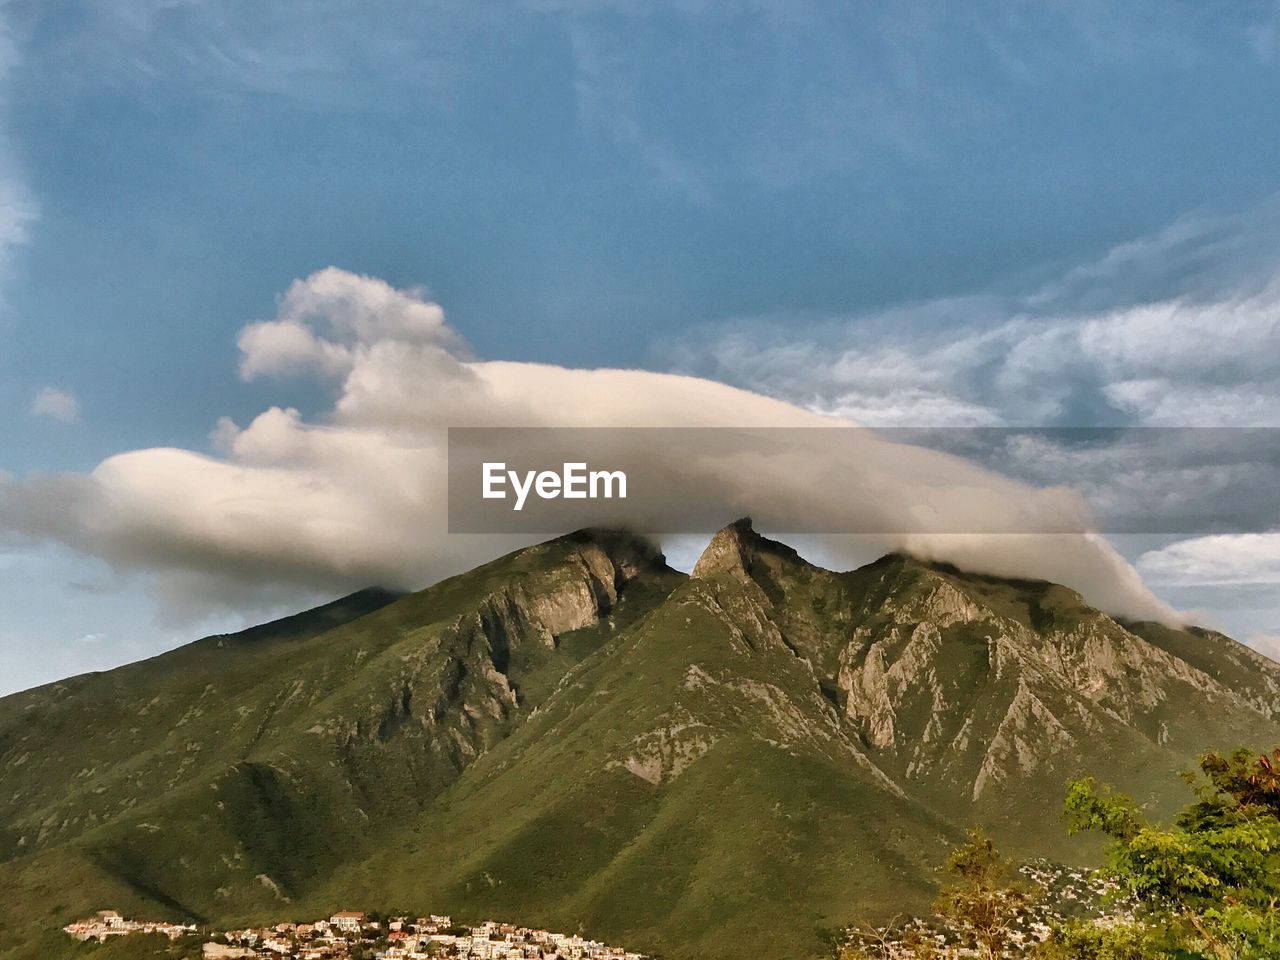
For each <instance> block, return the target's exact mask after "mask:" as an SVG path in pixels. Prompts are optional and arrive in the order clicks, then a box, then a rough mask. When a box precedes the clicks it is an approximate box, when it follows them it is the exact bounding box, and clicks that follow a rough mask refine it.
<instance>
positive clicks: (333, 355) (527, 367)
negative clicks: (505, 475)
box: [0, 268, 1175, 620]
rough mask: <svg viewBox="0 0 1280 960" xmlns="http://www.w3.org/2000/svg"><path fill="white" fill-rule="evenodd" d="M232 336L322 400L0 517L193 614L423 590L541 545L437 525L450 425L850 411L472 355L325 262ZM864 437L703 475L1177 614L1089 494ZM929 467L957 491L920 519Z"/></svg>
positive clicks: (109, 463)
mask: <svg viewBox="0 0 1280 960" xmlns="http://www.w3.org/2000/svg"><path fill="white" fill-rule="evenodd" d="M238 344H239V347H240V352H241V362H240V372H241V375H242V376H243V377H244V378H245V379H257V378H265V377H271V378H281V379H282V380H283V381H284V382H289V380H290V378H295V379H296V378H306V379H308V380H310V381H319V382H321V383H323V384H326V385H328V386H329V387H330V389H331V390H332V406H331V407H330V408H329V409H328V410H326V411H324V412H323V413H322V414H320V415H316V416H310V417H304V416H303V415H302V414H301V413H299V411H298V410H296V409H293V408H287V407H273V408H271V409H269V410H266V411H264V412H263V413H261V414H260V415H259V416H258V417H256V418H255V419H254V420H253V421H252V422H251V423H248V424H247V425H244V426H240V425H237V424H235V423H233V422H232V421H230V420H228V419H226V418H223V419H222V420H220V421H218V426H217V428H216V430H215V431H214V434H213V440H214V443H213V448H214V451H215V452H213V453H208V452H199V451H191V450H177V449H145V450H134V451H129V452H123V453H120V454H117V455H115V456H112V457H110V458H108V459H106V460H104V461H103V462H102V463H101V464H99V465H98V466H97V467H96V468H95V469H94V470H93V471H92V472H90V473H89V474H87V475H64V476H55V477H30V478H26V479H23V480H18V479H12V478H10V479H0V527H3V528H6V529H8V530H9V531H11V532H16V533H18V534H21V535H24V536H26V537H31V538H36V539H48V540H55V541H59V542H61V543H64V544H67V545H69V546H71V547H72V548H73V549H76V550H79V551H82V552H84V553H87V554H92V555H95V556H98V557H100V558H102V559H103V560H105V561H107V562H108V563H110V564H112V565H113V566H114V567H116V568H117V569H121V570H127V571H137V572H140V573H142V574H144V575H146V576H150V577H152V578H154V580H155V584H156V587H157V593H158V595H159V596H162V597H164V598H165V599H166V602H168V603H170V604H176V605H177V606H178V607H184V608H185V612H187V613H188V614H190V615H191V616H199V615H202V614H205V613H208V612H210V611H211V608H216V607H217V606H219V605H229V604H232V603H237V602H243V599H244V598H245V596H246V595H248V594H252V593H253V592H254V591H255V590H279V589H280V588H281V587H288V586H296V587H298V588H300V589H306V590H309V591H337V590H341V589H346V588H357V587H361V586H366V585H369V584H373V583H378V584H382V585H386V586H398V587H409V588H412V587H419V586H422V585H424V584H426V583H429V582H431V581H433V580H436V579H439V578H441V577H444V576H447V575H450V574H453V573H457V572H460V571H462V570H464V569H467V568H469V567H471V566H474V565H475V564H477V563H479V562H482V561H484V560H486V559H489V558H490V557H493V556H495V555H496V554H498V553H500V552H502V551H504V550H506V549H511V548H514V547H516V546H519V545H521V544H522V543H526V542H529V541H530V540H533V539H537V538H535V537H530V536H527V535H526V536H523V537H522V536H517V535H469V536H463V535H452V536H451V535H449V534H448V533H447V532H446V530H447V522H446V514H447V502H446V488H445V484H446V459H445V458H446V445H445V441H446V432H445V431H446V428H447V427H450V426H501V427H535V426H548V427H576V426H583V427H667V426H681V427H697V426H719V427H739V428H742V427H748V428H755V427H768V428H777V427H797V428H802V427H817V426H822V427H833V426H841V425H848V426H854V424H853V423H852V422H851V421H847V420H842V419H840V418H833V417H829V416H820V415H818V414H816V413H813V412H811V411H808V410H805V409H802V408H800V407H797V406H794V405H792V404H788V403H784V402H781V401H778V400H773V399H770V398H767V397H764V396H760V395H758V394H755V393H751V392H749V391H745V390H741V389H737V388H733V387H729V386H726V385H724V384H721V383H717V382H714V381H711V380H705V379H700V378H696V377H687V376H675V375H669V374H660V373H652V372H647V371H640V370H611V369H600V370H577V369H566V368H562V367H557V366H551V365H546V364H533V363H514V362H495V361H487V362H486V361H478V360H475V359H472V358H471V357H470V356H469V353H468V351H467V349H466V346H465V344H464V343H463V341H462V339H461V337H459V336H458V335H457V333H456V332H455V331H453V330H452V329H451V328H450V327H449V326H448V324H447V323H446V321H445V316H444V312H443V310H442V309H441V308H440V307H439V306H438V305H437V304H435V303H432V302H430V301H429V300H428V299H427V298H426V296H425V294H424V293H423V292H422V291H420V290H399V289H395V288H393V287H391V286H390V285H388V284H387V283H385V282H383V281H381V280H378V279H374V278H371V277H364V276H358V275H355V274H352V273H348V272H345V271H342V270H338V269H336V268H329V269H326V270H322V271H320V272H318V273H316V274H313V275H312V276H310V277H307V278H305V279H302V280H299V281H297V282H296V283H294V284H293V285H292V287H291V288H290V289H289V290H288V291H287V292H286V294H285V295H284V296H283V298H282V299H281V301H280V305H279V309H278V312H277V314H276V316H275V317H274V318H272V319H270V320H266V321H262V322H257V323H252V324H249V325H248V326H246V327H245V328H244V329H243V330H242V331H241V333H240V336H239V339H238ZM211 419H212V418H211ZM639 436H642V437H652V436H653V434H652V433H641V434H639ZM647 442H652V441H647ZM862 444H863V445H862V446H861V447H860V448H859V450H858V463H857V469H856V470H853V469H847V468H846V466H847V465H846V464H844V463H840V462H835V461H832V462H812V461H813V458H812V457H811V458H810V462H808V463H806V464H804V465H798V466H797V467H796V468H795V469H794V470H789V471H759V472H743V471H741V470H734V469H732V468H731V467H730V465H727V464H726V465H725V466H724V468H723V469H719V470H717V469H711V470H710V471H709V472H707V473H705V474H704V477H703V479H704V482H705V483H706V484H709V485H710V487H709V490H710V492H711V494H712V495H713V496H714V495H716V494H720V493H722V494H723V496H724V498H725V500H726V501H727V502H729V501H731V502H733V503H734V504H746V505H748V506H749V507H750V511H751V513H752V514H753V516H754V517H755V518H756V521H757V525H758V526H759V527H761V528H762V529H764V530H767V531H771V532H778V533H782V532H785V530H786V529H787V527H786V524H787V521H788V517H794V516H795V514H794V511H795V510H799V509H803V510H806V511H811V512H814V511H816V512H817V515H818V516H822V515H824V514H823V512H824V511H826V512H827V513H828V514H829V515H831V516H833V517H837V516H838V517H842V518H847V517H849V516H851V515H852V516H856V515H857V514H858V511H867V510H873V511H875V513H876V515H877V516H878V517H879V518H881V521H882V526H883V520H884V519H885V518H888V519H889V521H891V522H890V523H889V524H888V527H892V528H893V529H897V530H900V531H901V532H899V533H884V534H877V535H876V536H875V537H873V538H871V539H872V540H873V541H874V542H873V543H871V544H870V545H868V543H867V538H866V537H860V538H841V537H830V538H825V539H824V540H823V542H822V551H823V553H824V556H825V557H826V558H828V559H831V558H834V559H836V560H840V559H841V558H842V557H847V558H849V559H852V558H853V557H855V556H859V557H865V554H866V551H867V550H868V549H869V548H870V549H874V550H877V551H882V552H883V551H887V550H893V549H905V550H908V551H911V552H914V553H917V554H920V555H923V556H927V557H929V558H933V559H938V560H946V561H950V562H953V563H956V564H958V565H960V566H963V567H967V568H969V569H973V570H976V571H981V572H988V573H995V574H1010V575H1018V576H1033V577H1041V578H1044V579H1049V580H1055V581H1058V582H1061V583H1066V584H1068V585H1069V586H1073V587H1075V588H1076V589H1078V590H1080V591H1081V592H1082V593H1083V594H1084V595H1085V597H1086V598H1087V599H1089V600H1090V601H1091V602H1092V603H1094V604H1095V605H1098V606H1100V607H1102V608H1104V609H1107V610H1109V611H1111V612H1114V613H1117V614H1124V615H1126V616H1130V617H1145V618H1158V619H1166V620H1168V619H1171V618H1173V617H1174V616H1175V614H1174V613H1173V611H1172V610H1170V609H1169V608H1168V607H1167V606H1166V605H1164V604H1163V603H1162V602H1161V601H1159V600H1158V599H1157V598H1156V597H1154V596H1153V595H1152V594H1151V593H1150V592H1149V591H1148V590H1147V589H1146V587H1145V586H1144V585H1143V583H1142V581H1141V579H1140V578H1139V576H1138V574H1137V573H1136V572H1135V571H1134V569H1133V568H1132V567H1131V566H1130V565H1129V564H1128V563H1127V562H1126V561H1125V560H1124V559H1123V558H1121V557H1120V556H1119V555H1118V554H1117V553H1116V552H1115V550H1114V549H1112V547H1111V546H1110V545H1109V544H1108V543H1107V541H1106V540H1105V539H1104V538H1103V537H1101V536H1099V535H1097V534H1095V533H1091V532H1089V530H1088V510H1087V507H1086V506H1085V504H1083V503H1082V502H1081V501H1080V499H1079V498H1078V497H1077V496H1076V495H1075V494H1073V493H1071V492H1070V491H1067V490H1061V489H1054V490H1044V489H1037V488H1033V487H1030V486H1026V485H1024V484H1020V483H1017V482H1014V481H1012V480H1009V479H1007V478H1004V477H1001V476H999V475H996V474H993V473H991V472H989V471H986V470H983V469H981V468H979V467H976V466H974V465H972V464H970V463H966V462H964V461H962V460H959V459H957V458H954V457H951V456H948V455H946V454H942V453H938V452H934V451H930V450H926V449H924V448H921V447H915V446H910V445H907V444H900V443H891V442H889V441H887V440H883V439H880V438H877V437H875V436H874V435H872V434H870V433H866V434H865V435H864V437H863V440H862ZM632 452H633V454H636V455H639V456H641V457H643V458H644V459H645V460H646V461H648V462H650V463H652V464H653V465H654V468H655V469H656V470H658V471H659V472H661V471H666V472H667V474H668V475H669V476H670V477H672V478H673V480H675V479H678V478H679V477H680V475H681V471H682V469H683V466H684V465H682V464H681V463H680V462H673V461H672V458H671V457H670V456H669V454H668V452H667V451H665V450H664V449H661V448H655V449H651V450H641V451H632ZM832 456H833V457H834V456H836V454H834V453H833V454H832ZM819 460H820V458H819ZM833 476H836V477H839V478H841V482H838V483H832V482H830V478H831V477H833ZM818 477H821V478H823V482H821V483H818V482H817V480H816V479H815V478H818ZM922 478H927V483H928V486H929V488H930V489H931V490H934V491H936V490H938V489H942V490H944V491H948V495H947V496H944V497H942V498H935V499H934V501H933V502H932V503H931V504H930V511H931V513H932V516H931V517H929V518H926V519H925V520H923V521H922V519H921V515H920V500H919V491H920V489H921V482H922ZM677 506H678V505H677V504H675V503H672V504H671V509H672V510H675V509H676V508H677ZM659 509H660V507H659ZM789 511H791V512H789ZM1010 517H1013V518H1015V522H1014V529H1016V530H1018V531H1021V532H1015V533H1012V534H1010V533H1004V534H1000V535H983V534H981V533H957V532H951V533H948V532H940V531H946V530H948V529H954V530H968V531H973V530H977V531H981V530H982V528H983V526H984V520H985V519H987V518H992V519H994V518H998V519H999V526H1000V527H1001V529H1005V530H1008V529H1009V528H1010V527H1009V523H1010V520H1009V518H1010ZM1064 518H1065V521H1066V522H1069V523H1070V524H1071V528H1072V529H1074V530H1077V531H1078V532H1077V533H1076V534H1072V535H1055V536H1053V538H1052V541H1051V542H1050V541H1047V540H1046V535H1045V534H1044V533H1043V531H1044V530H1046V529H1060V528H1061V526H1062V524H1063V523H1064ZM657 519H658V520H661V518H660V517H659V518H657ZM727 519H732V518H731V517H730V518H727ZM589 520H590V516H589V515H587V514H586V513H584V516H583V521H584V522H589ZM841 529H848V528H847V527H842V528H841ZM855 540H856V543H855Z"/></svg>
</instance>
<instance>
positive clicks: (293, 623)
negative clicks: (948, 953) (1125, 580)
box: [0, 518, 1280, 957]
mask: <svg viewBox="0 0 1280 960" xmlns="http://www.w3.org/2000/svg"><path fill="white" fill-rule="evenodd" d="M353 598H355V599H353ZM335 603H336V604H337V606H335V605H333V604H330V605H326V606H325V607H322V608H317V610H316V611H309V612H308V613H306V614H303V615H300V617H301V619H299V618H298V617H295V618H285V619H284V620H282V621H277V622H276V623H275V624H274V625H264V626H263V627H259V628H252V630H251V631H248V632H246V634H248V635H246V634H241V635H232V636H223V637H212V638H206V639H205V640H202V641H197V642H196V643H194V644H190V645H188V646H187V647H184V648H180V650H178V651H172V652H171V653H170V654H166V655H164V657H168V659H167V660H166V659H164V657H162V658H155V659H153V660H151V661H144V662H143V663H141V664H135V665H130V666H128V667H124V668H119V670H117V671H110V672H108V673H105V674H98V675H88V676H87V678H76V680H75V682H72V681H64V682H63V683H62V686H59V685H58V684H54V685H50V686H49V687H46V688H38V689H37V690H36V691H27V692H25V693H24V694H17V695H14V696H12V697H6V698H3V699H0V760H3V761H4V767H3V769H4V771H5V772H4V774H3V775H0V823H4V824H5V825H6V827H5V829H4V830H3V831H0V891H2V892H3V893H4V894H5V897H4V898H3V899H2V900H0V902H7V904H8V905H7V906H0V930H4V929H5V928H6V927H9V928H11V929H12V930H13V931H14V932H12V933H0V955H3V954H5V953H6V952H7V953H8V954H10V955H13V956H24V955H27V954H24V953H23V950H24V942H25V939H24V938H26V939H30V938H33V937H34V938H37V940H36V941H35V942H38V937H39V933H40V931H41V930H43V929H44V928H45V927H47V926H49V925H50V924H51V923H53V922H54V921H57V920H59V919H62V918H70V917H72V916H76V915H83V914H84V913H86V912H89V911H90V910H92V909H93V908H95V907H96V906H101V905H103V903H104V902H105V900H104V899H103V898H107V897H110V898H111V899H110V902H111V904H112V905H115V906H121V907H133V908H135V912H138V911H139V910H141V911H143V912H146V910H147V909H149V910H150V911H151V912H155V911H156V910H158V909H163V910H165V911H176V912H179V913H181V914H182V916H183V917H192V918H197V919H208V918H218V919H219V920H232V919H240V918H244V919H250V918H258V917H263V916H265V915H266V914H267V912H268V911H269V910H272V909H275V910H279V909H290V910H293V909H301V908H303V907H304V906H305V907H315V908H316V909H319V910H321V912H323V910H324V909H331V908H333V907H335V906H337V905H339V904H341V903H343V902H357V901H358V902H362V903H363V902H368V901H369V900H370V898H372V899H374V900H375V901H376V902H380V903H384V904H391V903H403V902H405V901H406V900H407V899H412V900H413V901H414V902H422V903H428V902H429V903H433V904H439V905H440V907H442V908H446V907H447V908H448V909H449V910H450V911H452V912H454V913H457V914H459V915H465V914H467V912H468V911H475V912H476V913H475V915H477V916H478V915H480V914H482V913H485V912H494V913H497V914H500V915H503V916H514V917H519V918H521V919H526V920H530V921H536V922H539V923H546V924H555V925H557V928H565V929H573V928H582V929H589V930H591V931H593V932H598V933H600V934H603V935H606V936H607V937H608V938H610V939H611V940H616V941H618V942H625V943H627V944H628V945H629V946H636V947H640V948H642V949H649V950H658V951H661V952H663V953H666V954H668V955H670V956H674V957H678V956H695V955H696V956H700V957H716V956H726V957H727V956H729V955H731V954H732V953H734V952H737V951H738V950H740V949H742V948H744V947H751V948H753V949H756V950H757V951H758V952H760V953H761V955H763V956H783V955H795V954H794V952H793V953H788V951H789V950H793V949H794V950H799V952H800V953H803V954H813V953H816V952H820V950H821V949H822V947H821V935H820V931H821V930H822V929H824V928H831V927H834V926H838V925H840V924H841V923H844V922H848V921H849V920H851V919H853V918H854V917H855V916H862V915H867V914H875V913H876V912H882V913H885V912H887V913H892V912H900V911H901V910H903V909H909V908H913V907H915V906H919V905H923V904H924V903H925V902H927V900H928V898H929V896H930V891H931V890H932V885H933V883H934V875H933V869H934V867H935V866H936V865H937V863H938V862H939V861H940V859H941V857H942V855H943V852H944V851H945V849H946V847H947V845H948V844H949V843H951V842H954V840H955V839H956V838H957V837H958V836H959V835H960V832H961V830H962V828H963V827H965V826H967V825H968V824H969V823H970V822H976V821H981V822H984V823H986V824H988V826H989V828H990V829H991V830H992V831H993V833H994V834H995V835H996V836H997V838H998V839H999V840H1000V842H1001V843H1002V844H1005V845H1007V846H1008V847H1009V848H1010V849H1011V850H1012V851H1014V852H1026V853H1032V852H1035V853H1041V852H1046V851H1047V852H1049V853H1051V854H1054V855H1058V856H1061V857H1064V858H1080V857H1083V856H1086V855H1087V854H1088V849H1087V848H1085V847H1083V846H1082V845H1080V843H1079V842H1078V841H1069V840H1067V839H1066V838H1065V837H1063V836H1061V835H1060V833H1053V832H1052V831H1050V832H1046V830H1045V828H1044V823H1045V822H1047V821H1050V820H1051V819H1052V818H1053V817H1054V816H1056V813H1057V810H1058V809H1059V806H1060V803H1061V788H1062V784H1063V782H1064V781H1065V779H1066V778H1067V777H1069V776H1072V775H1079V774H1082V773H1094V774H1097V775H1099V776H1103V777H1105V778H1107V779H1108V780H1110V781H1112V782H1116V783H1117V784H1119V785H1120V786H1121V787H1122V788H1127V789H1131V790H1132V789H1137V791H1138V792H1139V795H1140V796H1143V797H1144V798H1145V799H1147V800H1149V801H1150V802H1151V803H1152V805H1153V807H1154V808H1155V809H1156V810H1159V809H1161V808H1162V805H1168V804H1169V803H1170V802H1171V799H1170V798H1171V797H1173V796H1175V795H1176V792H1177V789H1178V786H1179V784H1178V781H1177V779H1176V773H1177V771H1178V770H1179V769H1180V768H1181V767H1185V766H1186V765H1188V764H1189V763H1190V761H1191V760H1192V758H1193V757H1194V755H1195V754H1196V753H1197V752H1199V751H1202V750H1205V749H1209V748H1212V747H1218V746H1226V745H1234V744H1235V743H1237V742H1242V741H1243V742H1248V741H1249V739H1250V738H1253V737H1258V738H1264V739H1274V738H1275V737H1276V736H1280V723H1277V721H1276V715H1275V710H1274V704H1275V698H1274V697H1271V693H1272V692H1274V691H1276V690H1280V665H1276V664H1273V663H1270V662H1269V661H1265V659H1264V658H1261V657H1260V655H1254V654H1252V653H1251V652H1248V651H1247V648H1244V647H1242V646H1241V645H1239V644H1236V643H1235V642H1234V641H1231V640H1229V639H1228V638H1225V637H1223V636H1222V635H1220V634H1215V633H1213V632H1211V631H1198V632H1192V631H1186V630H1181V631H1180V630H1176V629H1174V628H1170V627H1165V626H1161V625H1158V624H1131V625H1128V626H1126V625H1124V624H1122V623H1120V622H1119V621H1117V620H1115V619H1113V618H1111V617H1108V616H1107V615H1105V614H1102V613H1100V612H1099V611H1096V610H1094V609H1093V608H1091V607H1089V606H1088V605H1087V604H1085V603H1084V601H1083V598H1081V597H1080V595H1079V594H1078V593H1076V592H1075V591H1071V590H1068V589H1067V588H1064V587H1060V586H1057V585H1054V584H1049V583H1045V582H1041V581H1015V580H1006V579H1001V578H995V577H985V576H979V575H972V574H966V573H964V572H962V571H959V570H956V569H955V568H950V567H946V566H945V565H938V564H930V563H928V562H925V561H919V560H915V559H914V558H909V557H905V556H902V555H888V556H886V557H882V558H880V559H879V560H877V561H875V562H874V563H872V564H868V565H866V566H864V567H861V568H858V569H857V570H852V571H846V572H833V571H829V570H825V569H823V568H821V567H817V566H815V565H813V564H810V563H808V562H807V561H805V560H804V559H803V558H802V557H801V556H800V555H799V554H798V553H796V552H795V551H794V550H793V549H792V548H790V547H789V546H787V545H785V544H782V543H778V542H776V541H773V540H769V539H768V538H765V537H762V536H761V535H759V534H758V533H756V532H755V531H754V529H753V528H752V526H751V523H750V521H749V519H747V518H744V519H743V520H740V521H737V522H735V523H733V524H730V525H729V526H727V527H725V528H723V529H722V530H721V531H719V532H718V533H717V534H716V535H715V536H714V537H712V538H711V540H710V542H709V543H708V544H707V547H706V548H705V549H704V551H703V554H702V556H700V557H699V559H698V562H697V563H696V564H695V565H694V568H693V572H692V574H691V575H690V576H688V577H686V576H684V575H683V574H680V573H678V572H676V571H673V570H671V569H670V567H668V566H667V564H666V562H665V559H664V558H663V557H662V555H661V553H660V551H658V550H657V549H656V548H654V547H653V546H651V545H649V544H648V543H647V542H646V541H644V540H643V539H641V538H637V537H635V536H632V535H629V534H625V533H621V532H616V531H599V530H587V531H578V532H576V533H574V534H569V535H566V536H564V537H560V538H556V539H555V540H552V541H548V542H547V543H544V544H539V545H536V546H533V547H529V548H526V549H524V550H520V551H516V552H514V553H512V554H509V555H507V556H505V557H502V558H499V559H497V560H494V561H491V562H490V563H488V564H485V565H483V566H481V567H478V568H476V569H475V570H473V571H470V572H468V573H466V574H463V575H460V576H459V577H454V578H450V579H449V580H446V581H443V582H441V583H439V584H436V585H433V586H432V587H428V588H427V589H426V590H423V591H418V592H416V593H412V594H407V595H404V596H400V597H391V596H389V595H386V594H384V593H378V592H376V591H373V592H361V593H360V594H355V595H352V597H348V598H344V599H343V600H342V601H336V602H335ZM366 607H367V608H368V609H365V608H366ZM348 614H351V616H350V619H344V617H346V616H347V615H348ZM1131 628H1132V629H1131ZM309 630H314V631H316V632H308V631H309ZM253 631H257V633H253ZM183 651H185V652H183ZM179 668H180V669H179ZM1269 697H1271V698H1270V699H1268V698H1269ZM1050 834H1052V835H1050ZM337 838H341V841H340V842H335V840H336V839H337ZM428 865H429V867H428ZM424 868H425V869H424ZM51 885H54V886H51ZM55 887H56V889H55ZM637 891H645V893H644V895H643V896H639V895H638V893H637ZM33 904H39V907H38V908H36V907H34V906H32V905H33ZM286 905H287V907H286ZM24 911H26V912H27V913H29V912H31V911H35V912H36V913H37V914H38V915H39V916H40V917H42V918H44V920H43V921H42V922H34V921H33V920H32V919H31V918H30V917H27V916H26V913H24ZM23 917H26V919H25V921H24V920H23V919H22V918H23ZM42 949H45V950H46V951H47V949H48V945H47V944H46V945H45V946H44V947H42Z"/></svg>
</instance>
